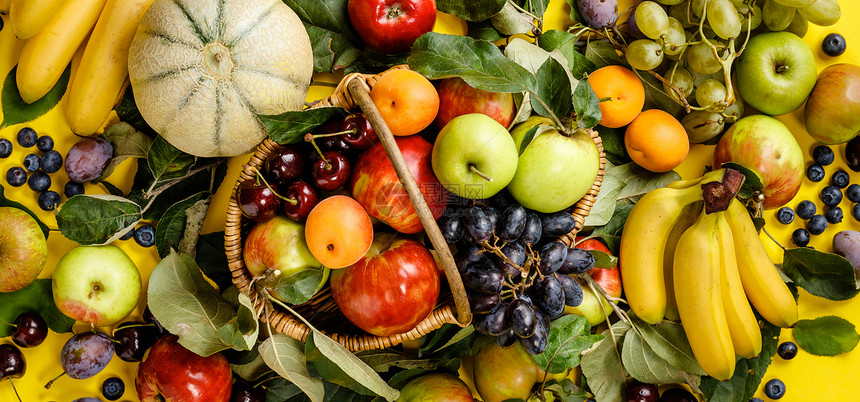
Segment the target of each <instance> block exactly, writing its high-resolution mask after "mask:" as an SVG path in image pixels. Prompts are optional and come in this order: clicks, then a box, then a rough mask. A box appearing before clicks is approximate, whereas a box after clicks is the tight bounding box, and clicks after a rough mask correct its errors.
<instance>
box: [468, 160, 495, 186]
mask: <svg viewBox="0 0 860 402" xmlns="http://www.w3.org/2000/svg"><path fill="white" fill-rule="evenodd" d="M469 170H471V171H472V173H474V174H476V175H478V176H480V177H481V178H482V179H484V180H486V181H488V182H490V183H492V182H493V178H492V177H490V176H487V174H486V173H484V172H482V171H480V170H478V168H476V167H475V165H473V164H471V163H470V164H469Z"/></svg>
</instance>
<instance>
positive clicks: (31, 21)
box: [9, 0, 66, 40]
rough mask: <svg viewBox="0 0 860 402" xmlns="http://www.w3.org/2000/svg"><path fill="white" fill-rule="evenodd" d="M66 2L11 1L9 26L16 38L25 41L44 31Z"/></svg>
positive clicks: (42, 0)
mask: <svg viewBox="0 0 860 402" xmlns="http://www.w3.org/2000/svg"><path fill="white" fill-rule="evenodd" d="M65 2H66V0H11V3H10V5H9V25H11V26H12V31H13V32H14V33H15V37H17V38H18V39H21V40H24V39H29V38H32V37H33V36H35V35H36V34H37V33H39V32H40V31H42V29H44V28H45V27H46V26H47V25H48V23H49V22H51V19H52V18H53V17H54V16H55V15H56V14H57V12H58V11H59V10H60V8H62V7H63V4H64V3H65Z"/></svg>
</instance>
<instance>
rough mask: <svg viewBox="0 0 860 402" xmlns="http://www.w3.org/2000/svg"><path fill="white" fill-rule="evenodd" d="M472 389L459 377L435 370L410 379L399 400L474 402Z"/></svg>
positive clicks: (398, 401) (409, 401) (416, 401)
mask: <svg viewBox="0 0 860 402" xmlns="http://www.w3.org/2000/svg"><path fill="white" fill-rule="evenodd" d="M473 400H474V399H473V398H472V391H471V390H470V389H469V386H468V385H466V383H465V382H463V380H461V379H460V378H459V377H457V376H455V375H453V374H449V373H445V372H435V373H430V374H424V375H421V376H418V377H415V378H413V379H412V380H410V381H409V382H408V383H406V385H404V386H403V388H402V389H401V390H400V397H399V398H397V402H436V401H446V402H472V401H473Z"/></svg>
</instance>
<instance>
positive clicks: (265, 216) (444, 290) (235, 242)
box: [225, 66, 605, 351]
mask: <svg viewBox="0 0 860 402" xmlns="http://www.w3.org/2000/svg"><path fill="white" fill-rule="evenodd" d="M397 70H402V71H407V72H409V73H410V74H413V75H415V76H418V77H419V78H420V79H419V80H418V81H423V82H424V83H426V84H428V85H430V89H432V90H433V92H434V94H435V92H436V90H435V88H433V87H432V84H430V83H429V81H427V80H426V78H423V77H421V76H420V74H417V73H414V72H412V71H411V70H409V69H408V68H407V67H406V66H396V67H393V68H391V69H389V70H387V71H385V72H383V73H380V74H375V75H371V74H359V73H353V74H349V75H347V76H346V77H344V79H343V80H342V81H341V82H340V83H339V85H338V86H337V88H336V89H335V90H334V92H333V94H332V95H331V96H330V97H328V98H326V99H323V100H320V101H318V102H316V103H315V104H314V105H313V106H311V108H312V109H318V108H325V107H331V106H333V107H336V108H342V109H343V110H345V111H347V112H348V113H350V114H349V115H347V116H345V117H344V116H343V115H342V114H340V115H336V117H335V118H333V119H329V120H328V121H327V122H326V123H325V124H322V125H319V127H318V128H317V129H315V130H309V131H312V132H311V133H307V134H304V136H303V138H302V140H300V141H298V143H296V144H291V145H281V144H278V143H277V142H275V141H273V140H272V139H267V140H265V141H264V142H263V143H262V144H261V145H260V146H259V147H258V148H257V149H256V151H255V152H254V154H253V155H252V156H251V158H250V160H249V162H248V163H247V164H245V165H244V167H243V170H242V172H241V173H240V175H239V178H238V180H237V182H236V184H235V186H234V189H233V192H232V193H231V196H230V200H229V204H228V209H227V221H226V229H225V249H226V253H227V259H228V263H229V267H230V270H231V272H232V275H233V282H234V283H235V284H236V285H237V286H238V288H239V290H240V291H241V292H243V293H245V294H247V295H248V296H249V297H250V299H251V301H252V302H253V303H254V306H255V308H257V309H258V310H259V311H262V312H263V314H261V317H262V318H263V319H264V320H265V321H267V322H268V323H269V325H270V326H271V328H273V330H274V331H277V332H279V333H283V334H286V335H288V336H290V337H293V338H295V339H298V340H301V341H304V340H305V339H306V338H307V336H308V334H309V333H310V331H311V330H312V329H311V325H312V327H313V328H316V329H318V330H320V331H322V332H323V333H325V334H326V335H328V336H330V337H331V338H332V339H334V340H335V341H337V342H340V343H341V344H343V345H344V346H345V347H347V348H348V349H350V350H352V351H360V350H372V349H380V348H385V347H389V346H393V345H397V344H399V343H401V342H403V341H405V340H413V339H417V338H419V337H421V336H423V335H425V334H427V333H429V332H431V331H433V330H436V329H438V328H440V327H441V326H442V325H443V324H446V323H450V324H457V325H460V326H466V325H468V324H469V323H470V322H471V321H472V311H473V310H474V309H472V308H470V300H471V299H472V298H474V295H472V294H471V293H475V292H473V289H472V288H474V285H475V284H469V283H467V286H466V287H470V289H469V290H468V293H467V289H465V287H464V283H463V279H462V278H461V274H463V273H465V272H466V269H465V268H466V265H468V264H469V263H470V262H471V261H468V260H469V259H468V258H461V256H460V255H461V254H463V255H464V254H465V253H466V252H465V251H462V250H461V252H458V258H457V260H455V259H454V255H453V253H452V250H454V251H457V248H458V244H460V248H462V247H464V245H465V243H463V242H459V243H458V241H457V240H456V239H454V237H461V235H462V234H463V233H466V232H469V231H475V232H478V231H481V230H484V229H480V227H482V225H483V226H486V224H487V223H489V219H496V220H499V218H500V217H502V215H501V214H497V215H496V216H492V217H488V216H486V214H484V212H487V211H489V210H486V209H482V210H481V213H482V214H483V215H481V216H482V218H481V219H478V220H480V222H477V223H475V222H471V221H474V220H475V219H474V217H473V218H469V219H465V218H464V219H460V218H462V217H464V216H466V215H464V214H468V213H469V211H471V210H469V209H468V208H478V209H481V208H483V207H486V208H490V209H492V208H491V207H489V204H490V203H491V202H497V200H501V199H502V198H503V197H502V196H501V194H500V195H498V196H496V197H494V198H492V199H486V200H483V201H478V202H476V201H475V200H471V199H466V198H463V197H459V196H458V194H457V190H455V191H453V192H452V191H450V190H451V189H450V188H449V187H448V186H444V185H440V179H437V178H436V175H435V174H434V170H436V169H435V166H434V168H431V159H432V156H431V151H432V150H433V148H434V145H433V144H431V142H428V141H427V140H426V139H424V138H423V137H422V136H421V135H420V134H418V135H405V136H400V135H398V136H393V135H392V133H391V132H392V131H395V132H398V133H399V132H401V130H402V128H400V127H394V125H396V124H398V123H396V122H395V123H391V122H390V121H389V119H383V117H382V115H381V114H380V109H382V108H377V105H379V103H376V102H377V100H376V99H373V100H372V99H371V96H372V95H375V94H372V93H371V89H372V88H373V87H374V86H375V85H376V84H377V82H378V81H379V80H380V79H381V77H383V76H384V75H386V74H388V73H390V72H394V71H397ZM401 83H402V82H401ZM416 85H420V84H416ZM440 96H441V94H440ZM329 109H332V108H329ZM360 112H363V113H360ZM382 112H383V113H385V111H384V110H383V111H382ZM433 117H435V113H434V116H433ZM484 117H485V118H486V116H484ZM488 120H492V119H489V118H488ZM466 123H471V122H469V121H467V122H466ZM493 124H496V125H498V126H499V127H501V128H504V127H503V126H501V124H499V123H496V122H493ZM540 124H541V122H540V121H532V120H530V121H528V122H525V123H523V124H522V125H523V126H527V127H525V128H524V129H521V130H524V131H529V129H530V128H533V127H535V126H538V125H540ZM389 126H392V127H394V129H393V130H392V129H390V128H389ZM425 126H426V125H425ZM422 128H423V127H422ZM419 130H420V128H419V129H418V130H416V131H414V132H417V131H419ZM531 131H532V133H531V134H532V135H534V131H535V130H531ZM425 132H426V130H425ZM502 132H503V133H504V134H505V135H506V136H507V138H512V137H511V135H509V134H508V131H507V129H504V130H502ZM586 132H587V136H586V138H588V139H589V140H590V141H589V142H590V143H593V144H594V146H595V149H596V151H597V153H598V154H599V168H597V171H596V177H595V179H594V181H593V183H591V185H590V187H589V188H588V189H587V192H586V193H585V195H584V196H581V197H580V198H579V199H578V202H575V204H573V205H572V206H570V207H569V208H566V209H565V210H564V211H561V214H559V213H556V214H547V215H542V216H543V218H544V221H545V222H544V226H545V225H546V224H547V223H549V224H550V226H551V225H552V222H554V221H553V219H555V220H556V221H557V223H558V225H557V226H558V227H555V228H554V230H555V231H552V230H550V231H549V232H547V233H551V234H553V235H554V236H555V238H556V239H557V240H559V241H563V242H564V244H566V245H570V244H571V242H572V240H573V238H574V236H575V234H576V233H577V232H578V231H579V230H580V229H581V228H582V225H583V223H584V221H585V217H586V216H587V215H588V213H589V211H590V209H591V206H592V205H593V204H594V202H595V200H596V197H597V193H598V192H599V190H600V185H601V183H602V181H603V173H604V168H605V158H604V154H603V147H602V143H601V140H600V137H599V136H598V135H597V133H596V132H594V131H592V130H587V131H585V130H584V131H583V133H582V134H585V133H586ZM344 133H346V134H344ZM507 141H510V140H507ZM437 143H438V139H437ZM512 144H513V143H512ZM356 154H357V155H356ZM514 157H515V158H516V154H515V156H514ZM514 162H516V160H514ZM432 163H436V161H433V162H432ZM308 165H313V166H312V167H310V168H308V167H307V166H308ZM514 166H516V164H514ZM511 175H513V173H512V172H511ZM490 181H491V180H490ZM443 183H445V182H444V181H443ZM467 187H468V186H467ZM503 187H504V185H503V186H501V187H500V188H499V189H501V188H503ZM495 191H496V192H498V190H495ZM344 194H348V195H349V196H345V195H344ZM470 198H479V197H470ZM510 198H511V197H506V198H505V200H508V201H506V202H508V203H511V202H513V200H511V199H510ZM498 202H502V201H498ZM517 211H519V212H516V213H513V215H517V216H519V217H516V216H515V217H513V218H512V219H520V220H522V223H521V224H517V223H516V222H515V223H514V226H517V225H519V226H520V227H519V231H518V232H523V227H524V226H526V225H527V224H531V225H532V226H534V225H535V224H537V225H538V226H540V225H541V221H540V218H539V216H538V214H537V213H536V212H532V211H530V212H529V214H528V215H529V216H527V214H526V213H525V212H526V209H525V208H523V207H519V209H518V210H517ZM443 213H445V214H444V216H443ZM518 214H519V215H518ZM284 215H286V216H284ZM368 215H369V216H370V217H372V218H373V219H372V220H371V219H367V216H368ZM532 215H533V216H532ZM527 218H528V219H527ZM505 219H507V218H505ZM529 219H531V220H529ZM466 220H469V221H470V222H466ZM508 220H510V219H508ZM527 221H528V222H527ZM372 222H373V223H372ZM470 224H471V225H472V226H475V227H477V228H478V229H475V230H470V229H468V227H469V225H470ZM371 225H372V226H371ZM476 225H477V226H476ZM440 226H441V228H440ZM500 227H501V226H500ZM392 229H394V231H396V232H397V233H388V232H392ZM374 231H376V233H374ZM490 232H493V229H492V228H490ZM518 234H519V233H518ZM534 234H535V233H533V232H532V235H534ZM479 236H480V235H479ZM537 236H538V238H540V237H541V236H540V234H537ZM488 238H492V239H496V240H497V239H498V238H497V237H496V236H495V234H493V233H490V236H489V237H488ZM535 241H537V240H535ZM484 244H485V245H486V248H487V250H490V249H493V250H490V251H492V252H494V253H495V254H497V255H500V256H501V255H504V254H505V251H506V250H505V251H503V249H502V247H497V246H498V242H497V243H496V246H493V245H491V244H490V243H489V242H485V243H484ZM531 245H532V243H529V246H528V251H529V252H532V249H531ZM535 245H537V244H536V243H535ZM493 247H495V248H493ZM429 250H433V251H432V252H431V251H429ZM524 251H525V249H524ZM533 252H534V253H537V252H538V251H537V250H534V251H533ZM488 255H489V254H488ZM356 256H358V259H356V258H355V257H356ZM371 256H372V257H371ZM523 256H525V254H523ZM500 258H501V257H500ZM515 258H516V257H515ZM508 262H511V261H510V260H508ZM519 264H523V262H522V261H520V262H519ZM502 265H503V264H500V265H499V266H502ZM509 266H510V265H509ZM513 266H518V264H516V263H514V264H513ZM426 267H431V269H430V270H429V271H430V272H427V271H428V269H426ZM510 267H512V266H510ZM519 269H520V270H525V269H526V268H525V267H522V266H520V267H519ZM387 271H393V272H395V273H394V274H386V273H385V272H387ZM440 271H441V272H440ZM403 277H408V281H407V282H403V283H401V282H398V281H401V280H403ZM523 277H525V274H524V275H523ZM434 278H435V279H434ZM471 280H472V281H473V282H474V281H475V278H472V279H471ZM478 281H480V280H478ZM392 284H395V286H393V287H395V288H398V290H397V291H396V292H392V291H391V289H387V288H386V285H387V287H388V288H391V287H392ZM440 284H441V285H440ZM499 284H501V283H499ZM470 285H472V286H470ZM404 289H405V290H404ZM498 296H499V292H496V297H497V298H498ZM273 299H275V300H273ZM279 301H280V302H279ZM272 302H274V303H275V304H277V305H281V306H282V307H277V306H275V305H273V304H272ZM284 302H285V303H284ZM286 305H290V306H289V308H286V307H287V306H286ZM485 315H486V314H481V315H480V317H481V318H482V319H483V318H484V316H485Z"/></svg>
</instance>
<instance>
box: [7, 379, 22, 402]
mask: <svg viewBox="0 0 860 402" xmlns="http://www.w3.org/2000/svg"><path fill="white" fill-rule="evenodd" d="M9 384H12V391H14V392H15V396H16V397H18V402H21V395H18V388H16V387H15V383H14V382H12V379H11V378H10V379H9Z"/></svg>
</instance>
